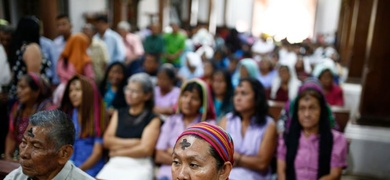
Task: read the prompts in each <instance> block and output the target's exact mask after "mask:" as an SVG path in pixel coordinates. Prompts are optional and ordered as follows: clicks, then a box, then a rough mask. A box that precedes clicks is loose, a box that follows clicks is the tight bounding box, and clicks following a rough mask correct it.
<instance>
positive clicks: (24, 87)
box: [5, 73, 56, 160]
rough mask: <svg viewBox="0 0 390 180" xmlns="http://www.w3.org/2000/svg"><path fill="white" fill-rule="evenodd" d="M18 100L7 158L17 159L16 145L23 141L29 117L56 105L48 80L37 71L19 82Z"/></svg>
mask: <svg viewBox="0 0 390 180" xmlns="http://www.w3.org/2000/svg"><path fill="white" fill-rule="evenodd" d="M16 92H17V101H16V102H15V103H14V105H13V106H12V109H11V112H10V117H9V119H10V121H9V131H8V134H7V138H6V148H5V159H7V160H12V159H14V160H16V159H17V157H14V155H16V154H15V149H16V146H18V145H19V144H20V143H21V142H22V138H23V134H24V131H25V130H26V128H27V126H28V119H29V118H30V116H31V115H33V114H35V113H36V112H38V111H43V110H52V109H55V108H56V107H55V106H54V105H53V103H52V101H51V98H50V96H51V90H50V87H49V85H48V83H47V82H46V81H44V79H42V78H41V77H40V76H39V75H38V74H36V73H28V74H26V75H24V76H22V77H21V78H20V80H19V81H18V84H17V91H16Z"/></svg>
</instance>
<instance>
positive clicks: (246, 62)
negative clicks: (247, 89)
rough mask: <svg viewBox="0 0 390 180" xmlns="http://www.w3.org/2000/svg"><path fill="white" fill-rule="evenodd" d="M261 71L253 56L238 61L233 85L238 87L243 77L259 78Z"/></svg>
mask: <svg viewBox="0 0 390 180" xmlns="http://www.w3.org/2000/svg"><path fill="white" fill-rule="evenodd" d="M259 76H260V71H259V66H258V64H257V62H256V61H255V60H253V59H251V58H245V59H242V60H240V61H239V62H238V65H237V71H236V72H235V73H234V74H233V76H232V84H233V87H236V86H237V85H238V83H239V82H240V79H242V78H248V77H251V78H255V79H259Z"/></svg>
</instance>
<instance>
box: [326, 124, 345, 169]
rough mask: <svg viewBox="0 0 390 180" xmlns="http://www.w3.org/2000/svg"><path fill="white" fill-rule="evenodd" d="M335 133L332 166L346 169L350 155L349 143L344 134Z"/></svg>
mask: <svg viewBox="0 0 390 180" xmlns="http://www.w3.org/2000/svg"><path fill="white" fill-rule="evenodd" d="M332 132H333V150H332V157H331V161H330V163H331V164H330V166H331V167H332V168H335V167H346V166H347V154H348V142H347V139H346V138H345V137H344V135H343V134H341V133H339V132H337V131H332Z"/></svg>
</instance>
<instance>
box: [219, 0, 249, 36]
mask: <svg viewBox="0 0 390 180" xmlns="http://www.w3.org/2000/svg"><path fill="white" fill-rule="evenodd" d="M253 3H254V0H229V1H228V4H227V7H226V9H227V11H228V15H227V16H228V20H227V22H226V24H227V26H228V27H236V26H237V27H239V28H243V29H242V30H244V31H247V32H248V31H250V30H251V25H252V14H253Z"/></svg>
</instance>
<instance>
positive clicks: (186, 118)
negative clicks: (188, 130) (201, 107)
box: [183, 114, 198, 127]
mask: <svg viewBox="0 0 390 180" xmlns="http://www.w3.org/2000/svg"><path fill="white" fill-rule="evenodd" d="M197 117H198V114H194V115H183V121H184V124H185V126H186V127H187V126H188V125H189V124H191V123H192V122H193V121H194V120H195V118H197Z"/></svg>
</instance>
